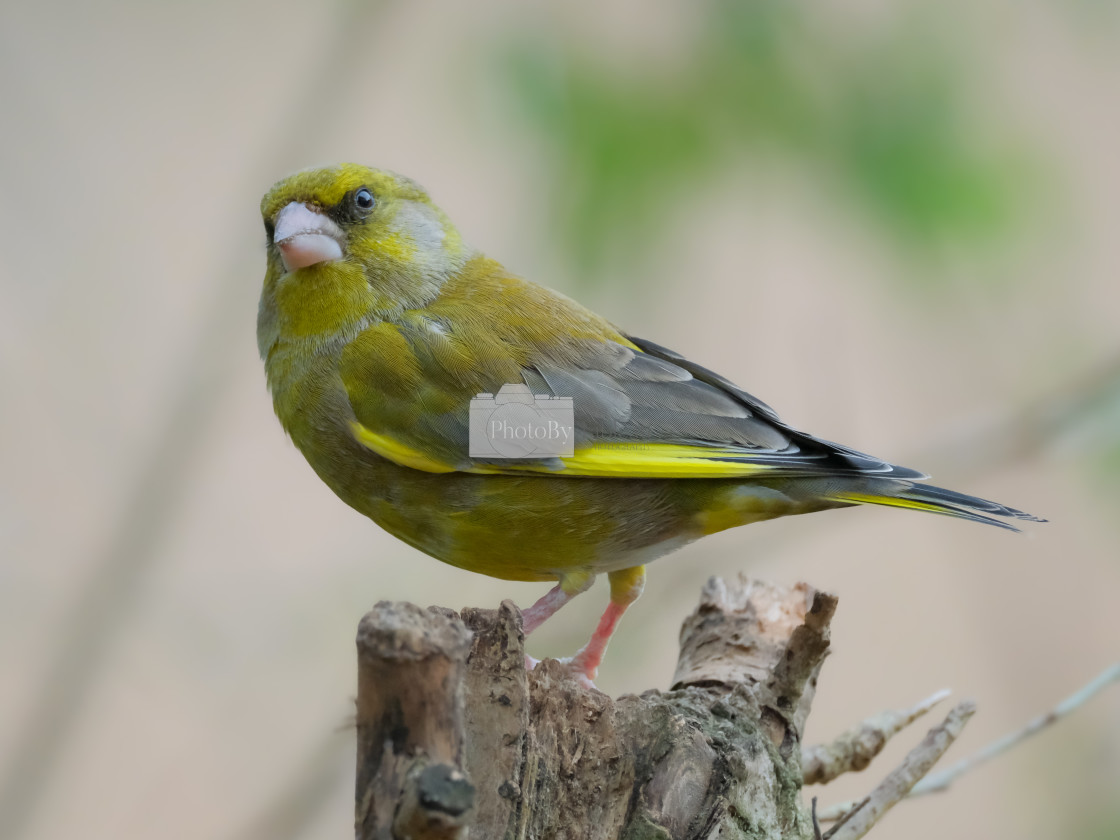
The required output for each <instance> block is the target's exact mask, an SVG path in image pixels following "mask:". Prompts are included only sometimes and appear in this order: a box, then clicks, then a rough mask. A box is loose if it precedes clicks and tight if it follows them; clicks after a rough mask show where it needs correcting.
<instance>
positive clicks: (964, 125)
mask: <svg viewBox="0 0 1120 840" xmlns="http://www.w3.org/2000/svg"><path fill="white" fill-rule="evenodd" d="M701 14H702V16H703V24H702V26H701V27H700V29H699V33H698V35H697V37H696V38H695V39H694V41H693V42H692V43H691V44H689V46H688V50H687V54H686V56H685V60H684V61H681V62H677V61H668V62H665V63H664V64H663V65H662V66H659V67H647V68H645V72H644V73H642V74H641V75H639V76H622V75H620V74H619V73H618V72H616V71H613V70H609V69H607V68H606V65H605V64H604V62H603V60H602V59H601V58H598V57H596V56H593V55H589V54H587V53H586V52H585V50H584V49H583V48H582V47H581V45H580V44H578V43H574V42H573V40H572V39H568V40H567V41H563V40H561V41H560V42H559V43H560V46H558V47H556V46H551V45H546V44H545V43H543V42H542V41H541V40H540V39H539V38H534V37H532V36H529V37H528V38H527V39H525V40H522V41H521V42H519V44H518V45H517V46H516V47H513V48H511V49H510V50H509V52H508V55H509V61H508V62H507V63H506V64H505V66H504V72H505V73H506V74H507V75H508V77H509V80H510V81H511V82H512V84H511V85H510V88H509V89H510V90H512V91H513V94H514V99H515V101H516V103H517V105H518V106H519V108H520V109H521V110H522V111H523V113H524V114H525V115H526V116H527V118H528V120H529V122H530V124H531V125H532V126H533V127H534V128H535V129H536V130H537V131H538V132H539V134H540V135H541V137H542V138H543V140H544V147H545V149H546V154H547V155H548V157H549V161H548V167H547V169H548V171H549V173H550V176H551V179H552V183H551V185H550V187H551V192H552V197H553V201H554V206H555V207H556V212H557V219H556V228H557V236H556V240H557V243H558V245H559V247H560V249H561V250H562V252H563V253H564V254H565V255H566V257H567V258H569V259H571V260H572V261H573V263H574V265H573V267H574V269H575V270H576V271H575V273H576V274H577V276H582V277H584V278H585V279H590V278H594V277H595V276H596V275H597V274H600V273H602V272H603V270H604V269H605V268H606V267H607V266H608V264H609V263H610V262H611V257H612V255H613V254H622V253H625V254H627V255H628V256H627V259H628V261H630V262H631V263H633V260H634V255H635V254H642V253H645V254H646V255H647V256H648V255H649V253H650V249H648V248H643V247H642V245H643V243H648V242H650V241H653V240H654V239H655V238H656V237H657V235H658V234H661V233H663V232H664V231H665V229H666V226H667V225H668V223H669V222H670V221H671V219H672V211H673V209H674V206H675V204H676V202H674V196H675V195H677V191H678V190H679V189H680V188H681V186H682V185H685V184H695V183H697V182H700V181H707V182H711V181H714V180H715V179H718V178H719V177H720V176H721V174H722V173H726V172H727V171H728V170H729V168H731V167H733V166H735V165H737V164H740V163H743V162H748V163H749V162H752V161H763V162H764V161H765V160H766V159H768V158H769V157H770V156H773V155H778V156H781V157H782V158H783V159H785V160H789V161H792V162H793V163H794V164H795V165H798V166H805V167H809V168H811V171H812V174H813V176H814V177H818V178H821V179H823V181H824V182H825V183H827V184H829V185H830V186H831V185H835V186H836V187H838V189H830V190H829V192H830V193H832V194H835V195H839V196H840V197H841V199H842V200H844V201H845V202H847V203H850V204H851V205H853V206H856V207H863V208H864V209H865V210H866V212H867V213H868V215H869V217H870V218H871V219H873V220H875V221H876V222H877V223H878V226H879V228H880V229H881V230H882V231H883V232H884V233H885V234H887V236H888V238H889V240H890V241H892V242H894V243H896V244H898V245H900V246H902V249H903V250H905V251H908V252H911V253H912V254H914V255H915V256H917V257H919V258H921V259H923V260H924V259H929V258H931V257H934V256H936V254H937V253H938V252H939V250H940V249H941V248H943V247H944V246H961V245H964V246H967V247H977V246H987V245H991V244H995V243H997V242H998V241H1000V240H1001V239H1003V238H1004V236H1005V235H1006V234H1008V233H1009V232H1011V231H1013V230H1014V229H1015V227H1016V223H1017V222H1018V221H1019V220H1020V218H1021V213H1022V210H1023V208H1025V207H1027V206H1029V204H1030V198H1031V193H1032V189H1031V185H1032V183H1033V182H1034V178H1033V172H1034V167H1033V166H1032V165H1030V164H1029V163H1028V155H1027V154H1025V152H1024V150H1022V149H1020V148H1018V147H1017V146H1016V144H1015V143H1013V142H1010V141H1007V140H1002V141H995V140H992V139H991V136H992V135H996V134H998V128H999V127H998V126H996V125H991V124H987V123H988V122H989V121H985V120H981V119H980V118H979V117H978V115H977V113H976V112H975V103H974V102H973V101H972V98H971V96H970V94H971V92H972V91H971V88H972V86H973V84H972V81H971V80H970V78H969V62H968V61H966V60H963V59H962V57H961V55H960V52H961V46H960V45H959V44H954V43H951V36H950V35H948V34H947V33H944V32H941V31H940V30H938V29H936V28H931V27H929V26H928V25H927V24H926V21H924V20H922V21H919V20H914V21H911V22H909V23H904V24H900V25H898V26H896V27H893V28H891V29H889V30H888V31H885V32H880V33H876V34H873V35H870V36H868V35H867V34H866V33H865V32H863V31H862V30H859V28H851V27H849V28H844V27H840V28H837V27H831V28H830V27H828V26H827V24H828V23H829V21H828V20H826V19H824V18H823V17H822V15H821V13H820V10H819V9H818V8H816V7H812V6H810V4H809V3H808V2H805V0H705V1H704V3H703V4H702V12H701ZM950 31H951V29H950ZM631 267H633V265H632V266H631ZM914 276H916V277H922V276H929V275H924V274H922V273H916V274H915V275H914Z"/></svg>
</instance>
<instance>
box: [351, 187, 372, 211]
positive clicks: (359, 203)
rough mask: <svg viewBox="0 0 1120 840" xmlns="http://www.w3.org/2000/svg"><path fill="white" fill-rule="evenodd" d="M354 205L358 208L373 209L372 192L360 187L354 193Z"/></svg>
mask: <svg viewBox="0 0 1120 840" xmlns="http://www.w3.org/2000/svg"><path fill="white" fill-rule="evenodd" d="M354 206H355V207H357V208H358V209H359V210H372V209H373V193H371V192H370V191H369V190H368V189H366V188H365V187H362V188H361V189H360V190H358V191H357V192H356V193H354Z"/></svg>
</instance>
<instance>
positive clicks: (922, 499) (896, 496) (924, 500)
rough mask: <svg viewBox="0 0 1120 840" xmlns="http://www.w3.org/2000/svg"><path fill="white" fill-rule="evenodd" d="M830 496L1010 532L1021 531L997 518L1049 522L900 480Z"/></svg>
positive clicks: (963, 496) (839, 492)
mask: <svg viewBox="0 0 1120 840" xmlns="http://www.w3.org/2000/svg"><path fill="white" fill-rule="evenodd" d="M830 496H831V497H832V498H834V499H836V500H837V501H841V502H848V503H850V504H866V505H886V506H887V507H898V508H909V509H910V510H924V511H927V512H929V513H940V514H942V515H944V516H955V517H957V518H959V519H968V520H970V521H972V522H983V523H984V524H985V525H995V526H996V527H997V528H1006V529H1007V530H1008V531H1018V530H1019V529H1018V528H1016V527H1015V526H1014V525H1012V524H1010V523H1009V522H1004V521H1003V520H1002V519H995V518H994V517H997V516H1001V517H1005V518H1007V519H1019V520H1025V521H1028V522H1045V521H1046V520H1045V519H1039V518H1038V517H1037V516H1031V515H1030V514H1029V513H1023V511H1021V510H1015V508H1010V507H1007V506H1005V505H1001V504H997V503H996V502H989V501H988V500H987V499H980V498H977V497H976V496H967V495H965V494H964V493H956V492H954V491H952V490H946V489H945V488H943V487H932V486H929V485H924V484H912V483H910V482H902V481H897V480H884V481H882V482H874V481H872V482H868V483H866V484H864V485H863V486H862V487H859V488H858V489H855V488H853V489H850V490H838V491H836V492H834V493H831V494H830Z"/></svg>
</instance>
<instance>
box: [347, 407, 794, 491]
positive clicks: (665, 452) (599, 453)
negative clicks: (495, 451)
mask: <svg viewBox="0 0 1120 840" xmlns="http://www.w3.org/2000/svg"><path fill="white" fill-rule="evenodd" d="M350 429H351V431H352V433H353V435H354V438H355V440H357V441H358V443H360V444H361V445H362V446H364V447H366V448H367V449H369V450H371V451H373V452H376V453H377V454H378V455H380V456H381V457H382V458H386V459H388V460H390V461H392V462H393V463H394V464H399V465H400V466H402V467H411V468H412V469H414V470H421V471H422V472H428V473H449V472H456V471H461V472H468V473H474V474H476V475H524V474H526V473H530V474H538V475H554V476H567V477H573V478H578V477H584V478H744V477H746V476H750V475H757V474H759V473H765V472H769V471H771V470H773V469H775V467H774V466H773V465H772V464H758V463H752V462H751V460H750V455H749V454H748V453H746V452H745V451H744V450H742V449H732V448H726V447H707V446H687V445H684V444H672V443H626V442H618V443H614V442H609V443H597V444H594V445H592V446H588V447H584V448H583V449H577V450H576V454H575V455H573V456H572V457H570V458H548V459H542V463H538V464H534V463H528V464H526V463H518V464H515V463H510V464H508V465H507V464H503V463H502V462H501V460H500V459H495V460H492V461H489V462H488V463H485V464H483V463H474V464H472V465H471V466H470V467H469V468H468V469H465V470H459V468H458V467H456V466H453V465H451V464H448V463H446V462H444V461H440V460H438V459H437V458H433V457H432V456H430V455H427V454H425V453H424V452H421V451H420V450H419V449H416V448H414V447H412V446H409V445H408V444H406V443H402V442H401V441H399V440H395V439H394V438H392V437H389V436H388V435H381V434H378V433H377V432H374V431H372V430H371V429H369V428H367V427H366V426H363V425H362V424H361V423H359V422H357V421H356V420H355V421H352V422H351V423H350ZM557 463H559V464H560V465H561V466H559V467H557V466H556V465H557Z"/></svg>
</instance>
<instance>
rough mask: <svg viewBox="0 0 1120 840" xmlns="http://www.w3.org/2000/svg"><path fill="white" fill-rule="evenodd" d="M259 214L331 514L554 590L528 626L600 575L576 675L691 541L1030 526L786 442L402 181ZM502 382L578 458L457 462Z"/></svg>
mask: <svg viewBox="0 0 1120 840" xmlns="http://www.w3.org/2000/svg"><path fill="white" fill-rule="evenodd" d="M261 211H262V215H263V217H264V220H265V228H266V232H267V234H268V269H267V273H266V275H265V281H264V289H263V292H262V295H261V303H260V313H259V318H258V325H257V335H258V341H259V345H260V351H261V355H262V357H263V358H264V360H265V368H266V372H267V376H268V385H269V388H270V390H271V392H272V396H273V401H274V405H275V409H276V414H277V416H278V417H279V418H280V421H281V423H282V424H283V426H284V428H285V429H286V430H287V432H288V433H289V434H290V435H291V437H292V440H293V441H294V442H295V444H296V446H297V447H298V448H299V449H300V451H301V452H302V453H303V454H304V456H305V457H306V458H307V460H308V462H309V463H310V464H311V466H312V468H313V469H314V470H315V471H316V473H318V475H319V476H320V478H322V479H323V481H325V482H326V483H327V485H329V486H330V488H331V489H332V490H334V492H335V493H336V494H338V496H339V497H340V498H341V499H342V500H343V501H345V502H346V503H347V504H349V505H350V506H351V507H353V508H355V509H356V510H358V511H359V512H361V513H363V514H365V515H366V516H368V517H369V518H370V519H372V520H373V521H374V522H376V523H378V524H379V525H380V526H382V527H383V528H385V529H386V530H387V531H389V532H390V533H392V534H394V535H395V536H397V537H399V538H400V539H402V540H404V541H405V542H407V543H409V544H410V545H413V546H415V547H416V548H418V549H420V550H421V551H424V552H426V553H428V554H430V555H432V556H433V557H436V558H437V559H439V560H442V561H444V562H446V563H450V564H452V565H455V566H459V567H460V568H464V569H469V570H471V571H476V572H481V573H483V574H487V575H491V576H494V577H500V578H507V579H513V580H556V581H558V582H559V585H560V587H559V589H558V590H557V593H559V594H557V595H556V597H557V598H559V599H560V600H559V602H556V603H552V602H549V604H544V601H545V600H546V599H542V603H540V604H538V605H537V606H535V607H534V608H532V611H527V618H526V621H527V623H528V624H530V625H532V626H536V624H538V623H539V621H540V620H543V618H544V617H547V615H549V614H551V612H554V611H555V609H556V608H558V606H559V604H560V603H563V600H566V599H567V598H569V597H571V596H572V595H574V594H577V593H578V592H580V591H582V590H583V589H584V588H586V586H588V585H589V584H590V582H591V581H592V580H593V578H594V576H595V575H597V574H599V573H603V572H606V573H612V583H614V584H615V586H613V587H612V599H613V600H614V602H615V606H616V610H615V614H614V615H613V617H612V618H611V620H610V621H608V617H604V624H603V625H601V626H600V631H598V632H597V633H596V637H595V639H593V644H592V646H591V647H596V645H597V647H596V649H595V650H593V651H591V652H590V653H587V652H586V651H585V652H584V653H582V654H581V657H582V658H579V657H577V662H576V665H577V670H580V671H582V672H584V673H586V674H588V675H591V674H593V673H594V670H595V666H596V665H597V664H598V658H599V657H600V656H601V654H602V648H603V647H604V646H605V642H606V637H608V636H609V633H610V630H611V629H613V626H614V625H613V622H614V621H617V617H618V615H620V614H621V610H622V609H623V608H624V607H625V605H626V603H628V602H629V601H631V600H633V599H634V598H636V597H637V594H638V593H639V592H640V587H641V579H642V577H641V574H642V573H641V568H640V567H641V566H642V565H643V564H644V563H646V562H648V561H649V560H651V559H653V558H655V557H657V556H659V555H660V554H663V553H666V552H667V551H671V550H673V549H674V548H677V547H679V546H681V545H683V544H685V543H687V542H689V541H691V540H694V539H697V538H699V537H702V536H704V535H705V534H710V533H714V532H716V531H720V530H723V529H725V528H729V527H733V526H737V525H742V524H746V523H749V522H757V521H760V520H763V519H770V518H773V517H777V516H786V515H789V514H795V513H807V512H811V511H817V510H823V509H825V508H832V507H841V506H845V505H850V504H856V503H865V502H867V503H873V504H883V505H891V506H899V507H910V508H916V509H921V510H928V511H932V512H936V513H946V514H950V515H953V516H959V517H963V518H967V519H973V520H977V521H983V522H988V523H991V524H998V525H1002V526H1003V527H1011V526H1009V525H1008V524H1007V523H1006V522H1003V521H1001V520H1000V519H993V518H992V516H993V515H994V516H998V517H1005V518H1007V517H1010V518H1018V519H1031V518H1033V517H1029V516H1027V515H1026V514H1023V513H1020V512H1019V511H1016V510H1013V509H1011V508H1007V507H1004V506H1002V505H997V504H995V503H992V502H987V501H984V500H981V499H976V498H973V497H969V496H964V495H961V494H956V493H953V492H951V491H947V490H942V489H940V488H935V487H929V486H927V485H921V484H916V483H915V481H916V480H920V479H922V478H924V476H922V475H921V474H920V473H916V472H914V471H913V470H908V469H905V468H901V467H895V466H893V465H890V464H887V463H885V462H883V461H880V460H878V459H875V458H872V457H870V456H867V455H863V454H861V453H857V452H854V451H852V450H849V449H846V448H844V447H841V446H837V445H835V444H831V443H827V442H825V441H821V440H819V439H816V438H813V437H811V436H809V435H807V434H804V433H802V432H799V431H797V430H795V429H792V428H790V427H789V426H787V425H786V424H784V423H783V422H782V421H781V420H780V419H779V418H778V416H777V415H776V414H775V413H774V412H773V410H772V409H770V408H769V407H768V406H766V405H765V404H763V403H761V402H760V401H759V400H757V399H756V398H754V397H752V396H751V395H750V394H748V393H746V392H744V391H742V390H741V389H739V388H737V387H736V386H734V385H733V384H732V383H730V382H728V381H727V380H725V379H723V378H721V377H719V376H718V375H716V374H714V373H712V372H711V371H708V370H706V369H704V368H702V367H700V366H698V365H695V364H694V363H691V362H689V361H687V360H686V359H684V358H683V357H681V356H679V355H677V354H675V353H673V352H672V351H669V350H666V349H665V348H663V347H660V346H658V345H656V344H653V343H651V342H647V341H643V340H641V339H637V338H634V337H633V336H629V335H627V334H625V333H624V332H623V331H622V330H620V329H618V328H617V327H615V326H614V325H612V324H611V323H609V322H608V321H606V320H605V319H603V318H601V317H599V316H598V315H596V314H594V313H593V312H590V311H589V310H587V309H585V308H584V307H582V306H580V305H579V304H578V303H576V302H574V301H572V300H570V299H568V298H566V297H564V296H563V295H560V294H558V293H556V292H553V291H551V290H549V289H546V288H544V287H541V286H538V285H536V284H533V283H530V282H528V281H526V280H523V279H520V278H517V277H514V276H512V275H511V274H509V272H507V271H506V270H505V269H504V268H503V267H502V266H501V264H499V263H498V262H495V261H494V260H491V259H488V258H486V257H484V256H482V255H481V254H479V253H478V252H476V251H473V250H472V249H470V248H469V247H467V246H466V245H465V244H464V243H463V241H462V239H461V237H460V236H459V233H458V232H457V231H456V229H455V227H454V226H453V225H452V223H451V222H450V220H449V219H448V218H447V217H446V215H445V214H444V213H443V212H442V211H441V210H439V208H437V207H436V206H435V205H434V204H433V203H432V202H431V199H430V198H429V197H428V195H427V193H425V192H424V191H423V190H422V189H421V188H420V187H419V186H417V185H416V184H415V183H413V182H412V181H410V180H408V179H406V178H402V177H400V176H396V175H393V174H391V173H388V172H384V171H379V170H373V169H368V168H366V167H362V166H357V165H354V164H345V165H342V166H339V167H334V168H328V169H319V170H313V171H307V172H301V173H297V174H296V175H293V176H291V177H290V178H288V179H286V180H284V181H281V182H279V183H278V184H276V186H274V187H273V188H272V190H271V191H270V192H269V193H268V194H267V195H266V196H265V197H264V200H263V201H262V204H261ZM510 383H515V384H523V385H526V386H528V387H529V388H530V389H531V391H532V393H534V394H549V395H551V396H556V397H570V398H571V399H572V404H573V406H574V417H575V451H574V454H573V455H572V456H570V457H548V458H536V459H519V460H505V459H497V458H492V459H483V458H472V457H471V456H470V454H469V445H468V444H469V441H468V437H469V417H470V401H471V399H472V398H473V397H475V396H476V395H477V394H480V393H496V392H498V390H499V389H500V388H501V387H502V386H503V385H506V384H510ZM530 613H531V614H530ZM607 624H609V625H610V626H609V627H608V626H606V625H607ZM603 634H605V635H603Z"/></svg>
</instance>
